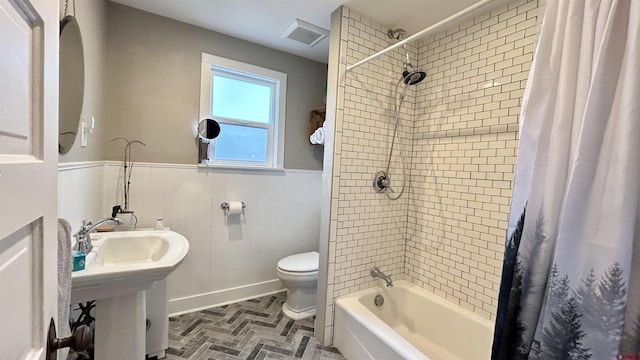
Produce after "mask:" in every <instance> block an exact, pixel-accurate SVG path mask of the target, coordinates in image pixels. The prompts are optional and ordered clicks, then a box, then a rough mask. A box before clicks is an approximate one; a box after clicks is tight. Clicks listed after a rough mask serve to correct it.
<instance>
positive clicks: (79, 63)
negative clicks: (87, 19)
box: [58, 15, 84, 154]
mask: <svg viewBox="0 0 640 360" xmlns="http://www.w3.org/2000/svg"><path fill="white" fill-rule="evenodd" d="M59 82H60V83H59V91H60V92H59V101H60V103H59V108H58V119H59V120H58V121H59V126H58V151H59V152H60V154H66V153H67V152H69V150H71V147H72V146H73V143H74V142H75V140H76V136H77V135H78V123H79V122H80V115H81V114H82V101H83V97H84V51H83V48H82V36H80V27H79V26H78V22H77V21H76V18H74V17H73V16H69V15H68V16H65V17H64V18H63V19H62V21H60V78H59Z"/></svg>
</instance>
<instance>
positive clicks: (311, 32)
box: [280, 19, 329, 46]
mask: <svg viewBox="0 0 640 360" xmlns="http://www.w3.org/2000/svg"><path fill="white" fill-rule="evenodd" d="M328 35H329V31H328V30H325V29H323V28H321V27H319V26H316V25H313V24H310V23H308V22H306V21H304V20H300V19H295V20H293V22H292V23H291V24H289V26H288V27H287V28H286V29H285V30H284V31H283V32H282V34H280V37H282V38H287V39H291V40H295V41H299V42H301V43H303V44H306V45H309V46H314V45H315V44H317V43H319V42H320V41H321V40H322V39H324V38H325V37H327V36H328Z"/></svg>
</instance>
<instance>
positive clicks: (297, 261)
mask: <svg viewBox="0 0 640 360" xmlns="http://www.w3.org/2000/svg"><path fill="white" fill-rule="evenodd" d="M319 262H320V257H319V254H318V253H317V252H316V251H311V252H306V253H302V254H296V255H291V256H287V257H286V258H284V259H282V260H280V261H278V268H280V269H282V270H284V271H291V272H309V271H318V263H319Z"/></svg>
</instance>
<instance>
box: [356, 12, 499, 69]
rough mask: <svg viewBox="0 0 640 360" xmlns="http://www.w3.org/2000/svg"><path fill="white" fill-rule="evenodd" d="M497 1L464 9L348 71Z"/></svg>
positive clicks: (359, 62)
mask: <svg viewBox="0 0 640 360" xmlns="http://www.w3.org/2000/svg"><path fill="white" fill-rule="evenodd" d="M495 1H496V0H482V1H479V2H477V3H475V4H473V5H471V6H469V7H468V8H464V9H462V10H460V11H458V12H457V13H455V14H453V15H451V16H449V17H448V18H446V19H444V20H440V21H439V22H437V23H435V24H433V25H431V26H429V27H428V28H426V29H424V30H422V31H420V32H417V33H415V34H413V35H411V36H409V37H408V38H406V39H404V40H402V41H400V42H397V43H395V44H393V45H391V46H389V47H388V48H386V49H383V50H380V51H378V52H377V53H375V54H373V55H371V56H369V57H368V58H365V59H363V60H360V61H358V62H357V63H355V64H352V65H349V66H347V71H351V70H353V69H355V68H357V67H358V66H360V65H362V64H364V63H367V62H369V61H371V60H373V59H375V58H377V57H378V56H380V55H383V54H386V53H388V52H389V51H392V50H395V49H397V48H399V47H400V46H402V45H404V44H407V43H409V42H411V41H414V40H417V39H418V38H421V37H423V36H425V35H427V34H430V33H432V32H434V31H436V30H439V29H440V28H442V27H444V26H445V25H448V24H449V23H451V22H452V21H455V20H457V19H459V18H461V17H463V16H466V15H468V14H469V13H471V12H473V11H476V10H478V9H480V8H481V7H484V6H485V5H487V4H489V3H492V2H495Z"/></svg>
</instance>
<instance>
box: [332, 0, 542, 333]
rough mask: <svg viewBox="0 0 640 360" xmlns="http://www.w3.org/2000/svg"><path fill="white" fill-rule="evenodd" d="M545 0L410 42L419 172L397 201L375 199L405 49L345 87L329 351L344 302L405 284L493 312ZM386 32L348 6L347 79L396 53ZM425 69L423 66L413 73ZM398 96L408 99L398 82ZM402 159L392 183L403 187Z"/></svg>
mask: <svg viewBox="0 0 640 360" xmlns="http://www.w3.org/2000/svg"><path fill="white" fill-rule="evenodd" d="M543 5H544V0H529V1H526V0H522V1H512V2H510V3H509V4H508V5H505V6H503V7H500V8H495V9H493V10H491V11H490V12H486V13H484V14H482V15H479V16H477V17H475V18H473V19H469V20H467V21H465V22H464V23H461V24H459V25H456V26H454V27H452V28H449V29H448V30H446V31H443V32H441V33H438V34H435V35H431V36H429V37H428V38H426V39H425V40H424V41H421V42H419V43H417V44H415V43H414V44H410V45H409V46H408V49H409V52H410V56H411V58H412V59H417V60H413V61H414V63H417V67H418V68H423V69H424V70H426V72H427V74H428V75H427V79H426V80H425V81H423V82H422V83H420V84H419V85H417V86H412V87H410V88H409V90H408V92H407V94H406V96H405V101H404V104H403V106H402V107H401V127H400V129H399V133H400V138H401V139H402V149H403V150H402V151H403V154H402V155H404V158H405V161H406V163H407V166H408V167H409V173H410V177H409V178H408V179H407V182H406V185H407V189H406V193H405V195H404V196H403V197H402V198H401V199H400V200H397V201H391V200H389V199H388V198H387V197H386V196H385V195H383V194H376V193H374V192H373V190H372V187H371V183H372V180H373V177H374V174H375V173H376V172H377V171H379V170H384V168H385V167H386V161H387V156H388V154H389V148H390V147H391V139H392V134H393V125H394V121H395V119H394V111H393V109H394V92H395V89H396V85H397V82H398V80H399V77H400V76H401V71H402V63H403V58H404V52H403V51H402V49H398V50H396V51H392V52H390V53H388V54H387V55H383V56H381V57H379V58H377V59H375V60H373V61H371V62H369V63H367V64H365V65H363V66H361V67H358V68H356V69H355V70H353V71H352V72H349V73H347V74H346V75H345V76H344V77H341V78H340V80H339V86H338V98H337V111H336V120H335V144H334V147H333V149H325V151H333V169H332V176H333V188H332V199H331V220H330V229H329V256H328V258H329V267H328V287H327V299H326V307H327V308H326V316H325V324H324V325H325V332H324V335H325V338H324V341H325V343H329V342H331V338H330V336H331V334H332V332H333V331H332V327H333V303H334V300H335V298H336V297H338V296H341V295H344V294H348V293H351V292H354V291H357V290H360V289H362V288H368V287H371V286H372V285H374V284H376V283H377V282H378V281H379V280H374V279H372V278H371V277H370V275H369V270H370V268H371V267H372V266H378V267H380V269H381V270H382V271H384V272H387V273H390V274H391V275H392V276H393V278H394V279H399V278H407V279H409V280H411V281H412V282H414V283H416V284H418V285H420V286H422V287H423V288H426V289H428V290H430V291H433V292H434V293H436V294H438V295H440V296H442V297H444V298H446V299H448V300H450V301H452V302H454V303H455V304H458V305H460V306H462V307H464V308H467V309H470V310H472V311H474V312H476V313H478V314H480V315H481V316H484V317H486V318H488V319H493V318H494V316H495V308H496V299H497V291H498V286H499V282H500V271H501V267H502V254H503V247H504V240H505V239H504V237H505V232H506V220H507V215H508V212H509V201H510V196H511V187H512V181H513V173H514V165H515V160H516V153H517V146H518V114H519V111H520V105H521V98H522V95H523V92H524V87H525V81H526V78H527V75H528V71H529V68H530V65H531V61H532V59H533V49H534V42H535V40H536V38H537V35H538V32H539V25H540V21H539V14H541V11H542V8H543ZM387 30H388V28H387V27H385V26H382V25H380V24H377V23H376V22H374V21H371V20H369V19H367V18H365V17H364V16H361V15H360V14H358V13H356V12H354V11H353V10H350V9H348V8H346V7H344V8H343V9H342V28H341V32H342V33H341V44H340V51H339V53H340V70H341V72H340V73H341V74H344V69H345V67H346V65H349V64H353V63H355V62H357V61H359V60H361V59H363V58H365V57H367V56H369V55H371V54H373V53H375V52H376V51H379V50H382V49H384V48H385V47H387V46H389V45H391V44H393V43H394V42H395V40H390V39H389V38H388V37H387V34H386V33H387ZM414 65H415V64H414ZM399 90H402V86H400V88H399ZM399 155H400V151H398V149H397V148H395V150H394V156H393V158H392V160H393V161H392V166H391V169H390V174H391V175H392V181H393V183H392V187H394V188H395V189H396V190H399V188H400V185H401V184H402V180H403V177H402V162H401V157H400V156H399Z"/></svg>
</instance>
